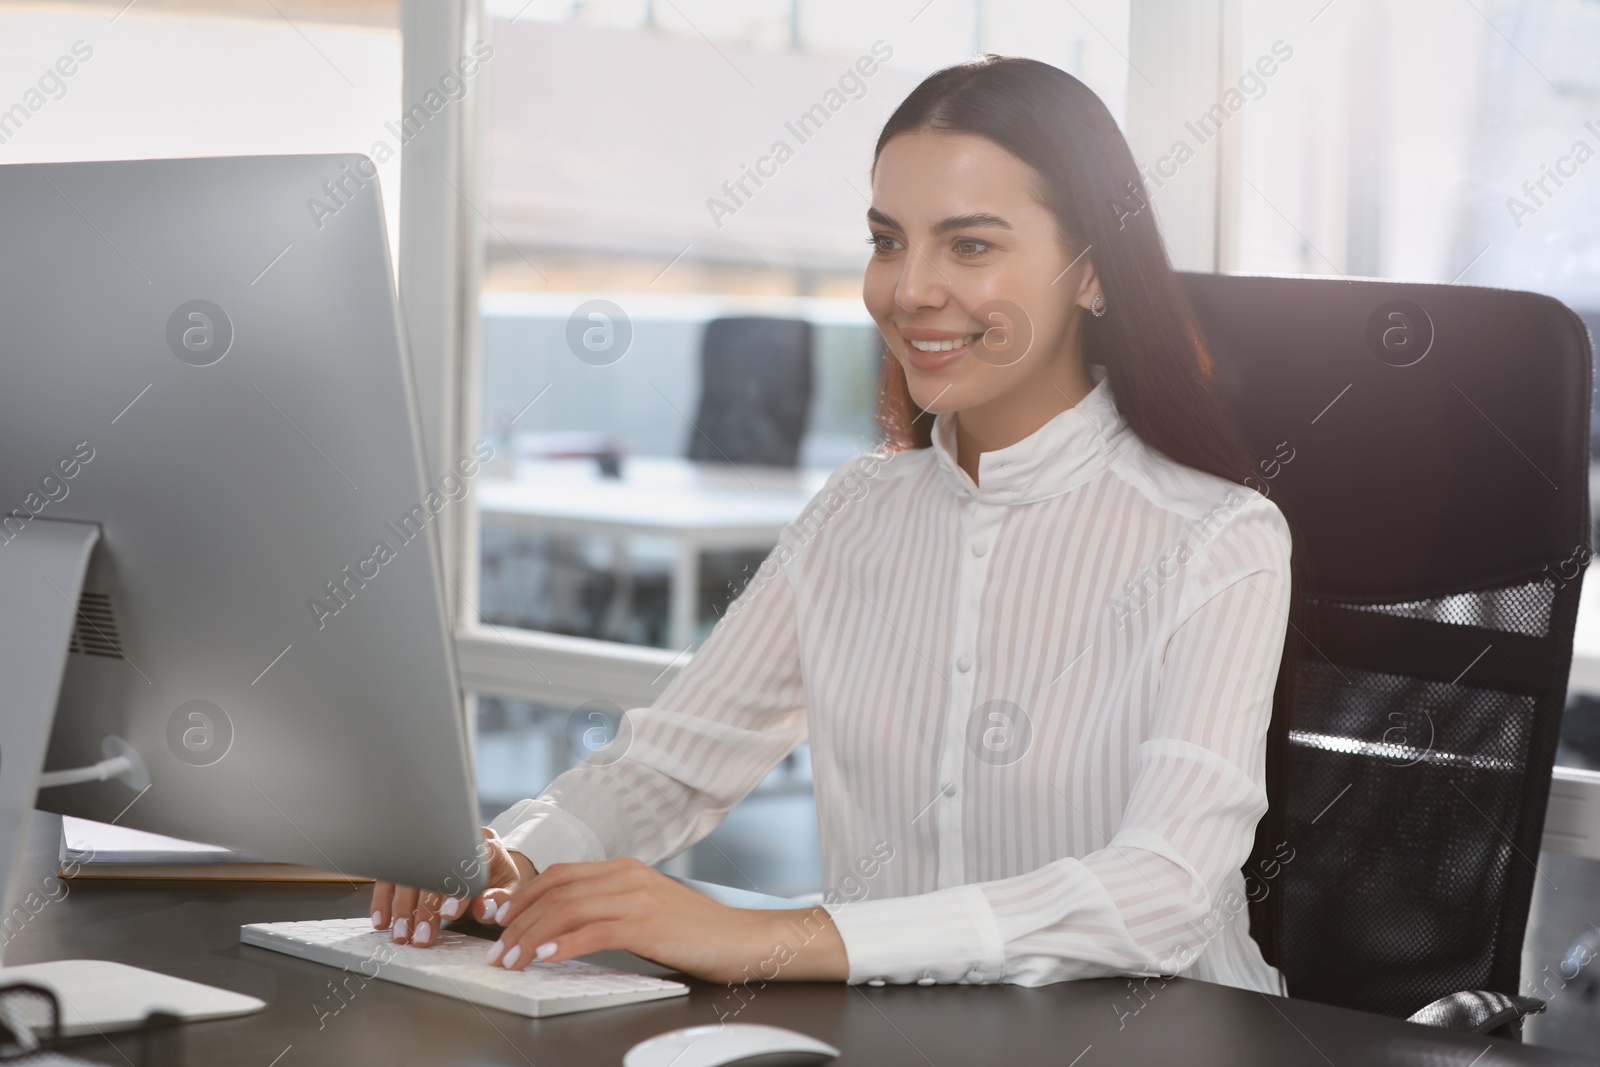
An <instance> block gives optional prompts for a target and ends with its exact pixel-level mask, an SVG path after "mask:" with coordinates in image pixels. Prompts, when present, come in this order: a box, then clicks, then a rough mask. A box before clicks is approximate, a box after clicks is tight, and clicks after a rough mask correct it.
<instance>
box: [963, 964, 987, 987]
mask: <svg viewBox="0 0 1600 1067" xmlns="http://www.w3.org/2000/svg"><path fill="white" fill-rule="evenodd" d="M964 977H965V978H966V980H967V981H969V982H971V983H972V984H973V985H978V984H979V983H981V982H982V981H983V974H982V972H980V971H979V970H978V969H977V968H976V967H974V968H973V969H972V970H970V971H968V972H967V973H966V975H965V976H964Z"/></svg>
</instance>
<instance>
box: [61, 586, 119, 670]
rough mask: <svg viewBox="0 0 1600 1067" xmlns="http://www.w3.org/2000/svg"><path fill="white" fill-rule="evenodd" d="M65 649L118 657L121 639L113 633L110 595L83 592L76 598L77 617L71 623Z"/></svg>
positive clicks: (85, 653)
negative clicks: (78, 598) (68, 640)
mask: <svg viewBox="0 0 1600 1067" xmlns="http://www.w3.org/2000/svg"><path fill="white" fill-rule="evenodd" d="M67 651H68V652H76V653H78V654H79V655H81V656H106V657H108V658H110V659H122V658H123V656H122V640H121V639H120V638H119V637H118V636H117V620H116V617H115V616H114V615H112V614H111V598H110V597H109V596H107V595H106V594H104V593H90V592H85V593H84V594H83V597H82V598H81V599H80V600H79V601H78V618H77V620H76V623H75V625H74V626H73V627H72V642H71V644H69V645H68V646H67Z"/></svg>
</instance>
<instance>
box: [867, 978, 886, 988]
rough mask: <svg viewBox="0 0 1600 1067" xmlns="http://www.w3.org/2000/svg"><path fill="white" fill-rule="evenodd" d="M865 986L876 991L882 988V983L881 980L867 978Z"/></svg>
mask: <svg viewBox="0 0 1600 1067" xmlns="http://www.w3.org/2000/svg"><path fill="white" fill-rule="evenodd" d="M867 984H868V985H869V986H872V987H873V988H875V989H876V988H880V987H882V985H883V984H884V983H883V979H882V978H868V979H867Z"/></svg>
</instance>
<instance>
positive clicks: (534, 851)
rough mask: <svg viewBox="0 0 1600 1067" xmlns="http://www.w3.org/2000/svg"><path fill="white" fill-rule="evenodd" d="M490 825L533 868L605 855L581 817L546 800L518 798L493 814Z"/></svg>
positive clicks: (602, 846) (542, 868) (590, 860)
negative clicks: (495, 814) (526, 858)
mask: <svg viewBox="0 0 1600 1067" xmlns="http://www.w3.org/2000/svg"><path fill="white" fill-rule="evenodd" d="M489 829H491V830H493V831H494V832H495V833H496V834H498V835H499V836H500V840H501V841H503V842H505V846H506V847H507V848H509V849H511V850H512V851H513V852H520V853H522V854H523V855H524V856H526V857H528V862H530V863H532V864H533V868H534V870H536V871H543V870H546V869H548V868H549V867H550V866H551V865H552V864H556V863H590V862H596V861H598V860H603V859H605V858H606V849H605V846H604V845H603V844H601V843H600V838H599V837H597V836H596V835H595V832H594V831H593V830H591V829H589V827H588V825H587V824H586V823H584V821H583V820H582V819H579V818H578V817H577V816H576V815H572V814H570V813H569V812H565V811H562V810H561V809H560V808H558V807H556V806H555V805H554V804H552V803H550V802H549V801H547V800H519V801H517V803H515V804H513V805H512V806H511V807H509V808H507V809H506V810H505V811H503V812H501V813H500V814H499V815H497V816H495V819H494V821H493V822H491V823H490V824H489Z"/></svg>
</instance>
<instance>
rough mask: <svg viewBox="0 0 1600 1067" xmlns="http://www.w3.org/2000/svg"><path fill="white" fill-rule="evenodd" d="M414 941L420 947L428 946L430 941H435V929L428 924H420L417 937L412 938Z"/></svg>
mask: <svg viewBox="0 0 1600 1067" xmlns="http://www.w3.org/2000/svg"><path fill="white" fill-rule="evenodd" d="M412 940H413V941H415V942H417V943H418V944H420V945H426V944H427V943H428V942H429V941H432V940H433V927H431V926H429V925H428V924H427V923H418V924H417V936H416V937H414V938H412Z"/></svg>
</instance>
